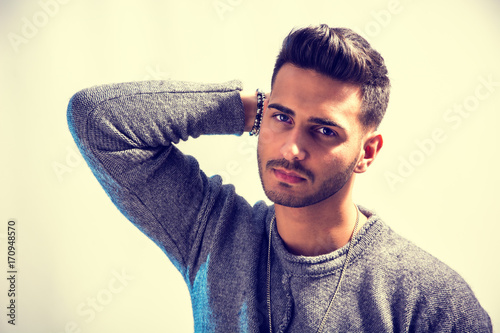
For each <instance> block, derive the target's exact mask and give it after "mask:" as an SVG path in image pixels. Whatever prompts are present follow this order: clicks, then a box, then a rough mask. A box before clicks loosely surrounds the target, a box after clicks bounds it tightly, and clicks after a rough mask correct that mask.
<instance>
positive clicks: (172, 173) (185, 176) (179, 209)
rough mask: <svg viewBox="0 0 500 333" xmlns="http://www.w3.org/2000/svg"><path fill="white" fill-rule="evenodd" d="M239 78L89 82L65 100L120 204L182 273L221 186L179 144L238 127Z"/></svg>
mask: <svg viewBox="0 0 500 333" xmlns="http://www.w3.org/2000/svg"><path fill="white" fill-rule="evenodd" d="M240 89H241V86H240V83H239V82H237V81H232V82H228V83H224V84H195V83H188V82H175V81H145V82H134V83H122V84H110V85H104V86H96V87H91V88H89V89H85V90H82V91H80V92H78V93H76V94H75V95H74V96H73V97H72V98H71V100H70V103H69V106H68V123H69V127H70V131H71V133H72V135H73V137H74V139H75V141H76V143H77V145H78V147H79V149H80V151H81V153H82V155H83V156H84V158H85V160H86V161H87V163H88V164H89V166H90V168H91V169H92V172H93V173H94V175H95V176H96V178H97V179H98V180H99V182H100V184H101V185H102V187H103V188H104V190H105V191H106V192H107V194H108V195H109V197H110V198H111V199H112V201H113V202H114V204H115V205H116V206H117V207H118V208H119V209H120V211H121V212H122V213H123V214H124V215H125V216H126V217H127V218H128V219H129V220H130V221H132V222H133V223H134V224H135V225H136V226H137V227H138V228H139V229H141V230H142V231H143V232H144V233H145V234H146V235H147V236H149V237H150V238H151V239H152V240H153V241H155V242H156V243H157V244H158V245H159V246H160V247H161V248H162V250H164V251H165V252H166V253H167V255H169V257H170V259H171V260H172V261H173V262H174V264H176V265H178V266H177V267H178V268H179V269H180V270H181V272H182V267H184V269H185V267H186V260H188V259H187V258H188V257H189V252H190V251H193V244H194V243H195V241H196V239H199V238H200V233H203V224H204V223H206V221H207V220H208V216H209V215H210V214H211V209H212V207H213V206H214V205H215V202H216V200H220V198H217V197H218V195H219V193H220V192H221V189H222V185H221V179H220V177H212V178H208V177H207V176H206V175H205V174H204V173H203V172H202V171H201V170H200V169H199V166H198V163H197V162H196V160H195V159H194V158H193V157H191V156H187V155H184V154H182V153H181V152H180V151H179V150H178V148H177V147H176V146H175V143H178V142H179V141H180V140H187V139H188V137H198V136H200V135H202V134H241V133H242V132H243V127H244V111H243V105H242V102H241V98H240V95H239V90H240Z"/></svg>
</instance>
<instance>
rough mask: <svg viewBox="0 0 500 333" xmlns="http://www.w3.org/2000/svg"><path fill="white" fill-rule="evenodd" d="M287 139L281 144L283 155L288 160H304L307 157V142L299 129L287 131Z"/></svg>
mask: <svg viewBox="0 0 500 333" xmlns="http://www.w3.org/2000/svg"><path fill="white" fill-rule="evenodd" d="M287 134H288V135H287V139H286V141H285V143H284V144H283V146H281V149H280V152H281V155H283V157H284V158H285V159H287V160H288V161H293V160H297V161H302V160H304V159H305V158H306V156H307V152H306V150H305V143H304V142H303V141H304V140H303V138H302V136H301V135H300V133H299V131H298V130H295V131H290V132H288V133H287Z"/></svg>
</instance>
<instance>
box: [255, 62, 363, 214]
mask: <svg viewBox="0 0 500 333" xmlns="http://www.w3.org/2000/svg"><path fill="white" fill-rule="evenodd" d="M360 110H361V89H360V87H359V86H357V85H353V84H349V83H343V82H340V81H337V80H333V79H331V78H328V77H326V76H324V75H322V74H319V73H317V72H315V71H313V70H309V69H302V68H298V67H295V66H294V65H291V64H285V65H283V67H282V68H281V69H280V70H279V72H278V74H277V76H276V78H275V81H274V84H273V90H272V94H271V96H270V98H269V99H268V100H267V101H266V108H265V110H264V117H263V121H262V125H261V130H260V134H259V144H258V149H257V153H258V160H259V173H260V177H261V181H262V185H263V187H264V191H265V193H266V195H267V196H268V198H269V199H270V200H271V201H273V202H274V203H276V204H279V205H283V206H288V207H304V206H309V205H312V204H315V203H318V202H320V201H323V200H325V199H327V198H329V197H331V196H332V195H334V194H335V193H337V192H338V191H340V190H341V189H342V188H343V187H344V185H345V184H346V183H347V182H348V181H350V180H351V176H352V174H353V171H356V167H357V165H358V162H359V161H360V160H361V159H362V155H361V150H362V148H363V142H362V141H363V136H364V133H365V131H364V129H363V127H362V125H361V123H360V121H359V114H360ZM361 172H362V171H361Z"/></svg>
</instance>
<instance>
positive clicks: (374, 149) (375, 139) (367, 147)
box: [354, 132, 384, 173]
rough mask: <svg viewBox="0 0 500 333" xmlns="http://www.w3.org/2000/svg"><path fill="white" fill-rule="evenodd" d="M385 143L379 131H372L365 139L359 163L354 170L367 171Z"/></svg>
mask: <svg viewBox="0 0 500 333" xmlns="http://www.w3.org/2000/svg"><path fill="white" fill-rule="evenodd" d="M383 144H384V140H383V139H382V134H380V133H378V132H372V133H370V134H369V135H368V137H367V138H366V140H365V144H364V146H363V150H362V151H361V156H360V158H359V161H358V164H357V165H356V167H355V168H354V172H356V173H363V172H365V171H366V170H367V169H368V167H369V166H370V164H372V162H373V161H374V160H375V157H377V154H378V152H379V151H380V148H382V145H383Z"/></svg>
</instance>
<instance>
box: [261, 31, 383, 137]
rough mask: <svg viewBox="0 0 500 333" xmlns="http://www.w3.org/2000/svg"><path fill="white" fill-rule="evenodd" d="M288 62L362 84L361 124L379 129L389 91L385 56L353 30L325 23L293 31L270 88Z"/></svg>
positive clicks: (279, 59)
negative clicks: (333, 26)
mask: <svg viewBox="0 0 500 333" xmlns="http://www.w3.org/2000/svg"><path fill="white" fill-rule="evenodd" d="M286 63H291V64H293V65H295V66H297V67H300V68H304V69H313V70H315V71H316V72H318V73H321V74H323V75H326V76H328V77H330V78H333V79H336V80H339V81H343V82H349V83H354V84H358V85H360V86H361V91H362V95H363V97H362V104H361V118H360V121H361V123H362V124H363V125H364V126H366V127H375V128H377V127H378V125H379V124H380V122H381V121H382V118H383V117H384V114H385V110H386V109H387V104H388V102H389V93H390V81H389V77H388V76H387V68H386V67H385V64H384V59H383V58H382V56H381V55H380V54H379V53H378V52H377V51H375V50H374V49H373V48H372V47H371V46H370V44H369V43H368V42H367V41H366V40H365V39H364V38H363V37H361V36H360V35H358V34H357V33H355V32H354V31H352V30H350V29H347V28H330V27H329V26H327V25H326V24H322V25H319V26H316V27H307V28H302V29H298V30H292V31H291V32H290V34H289V35H288V36H287V37H286V38H285V39H284V41H283V45H282V47H281V51H280V53H279V54H278V58H277V60H276V63H275V65H274V71H273V77H272V80H271V87H272V86H273V85H274V80H275V79H276V75H277V74H278V71H279V70H280V68H281V67H282V66H283V65H284V64H286Z"/></svg>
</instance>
